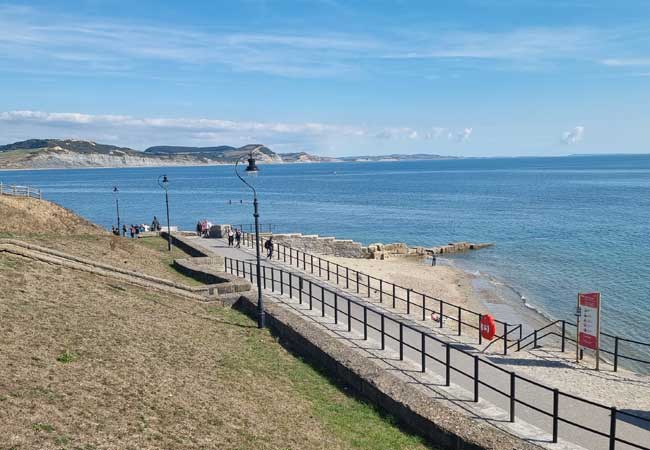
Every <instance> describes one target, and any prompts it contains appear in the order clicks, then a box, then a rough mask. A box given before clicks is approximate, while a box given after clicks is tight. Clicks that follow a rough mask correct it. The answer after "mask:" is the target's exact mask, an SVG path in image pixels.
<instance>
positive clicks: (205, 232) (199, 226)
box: [196, 219, 212, 238]
mask: <svg viewBox="0 0 650 450" xmlns="http://www.w3.org/2000/svg"><path fill="white" fill-rule="evenodd" d="M210 228H212V223H211V222H210V221H208V220H207V219H203V220H199V221H198V222H197V223H196V235H197V236H200V237H204V238H207V237H209V235H210Z"/></svg>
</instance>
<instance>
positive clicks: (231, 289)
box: [174, 257, 251, 298]
mask: <svg viewBox="0 0 650 450" xmlns="http://www.w3.org/2000/svg"><path fill="white" fill-rule="evenodd" d="M221 267H223V258H214V257H195V258H183V259H175V260H174V268H175V269H176V270H178V271H179V272H180V273H182V274H184V275H186V276H188V277H190V278H193V279H195V280H197V281H200V282H202V283H206V284H207V285H208V286H206V288H207V289H213V290H216V292H217V293H218V294H219V297H220V298H221V297H222V296H223V295H224V294H233V293H238V292H245V291H249V290H250V289H251V284H250V283H249V282H248V281H247V280H244V279H243V278H240V277H238V276H236V275H231V274H229V273H225V272H222V271H221Z"/></svg>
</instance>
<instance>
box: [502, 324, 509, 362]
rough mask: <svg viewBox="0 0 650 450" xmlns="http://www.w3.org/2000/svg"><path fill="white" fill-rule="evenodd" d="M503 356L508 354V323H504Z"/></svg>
mask: <svg viewBox="0 0 650 450" xmlns="http://www.w3.org/2000/svg"><path fill="white" fill-rule="evenodd" d="M503 354H504V355H507V354H508V323H507V322H504V323H503Z"/></svg>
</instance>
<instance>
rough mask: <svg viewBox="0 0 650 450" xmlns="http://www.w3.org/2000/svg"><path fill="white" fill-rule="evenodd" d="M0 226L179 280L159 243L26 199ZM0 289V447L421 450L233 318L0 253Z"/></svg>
mask: <svg viewBox="0 0 650 450" xmlns="http://www.w3.org/2000/svg"><path fill="white" fill-rule="evenodd" d="M0 217H2V219H3V220H2V221H0V237H16V238H20V239H25V240H28V241H31V242H34V243H37V244H40V245H43V246H46V247H50V248H56V249H59V250H61V251H65V252H67V253H72V254H75V255H79V256H84V257H88V258H91V259H95V260H101V261H103V262H106V263H109V264H113V265H122V266H123V267H124V266H126V267H132V268H134V269H137V270H141V271H144V272H147V273H150V274H152V275H158V276H162V277H165V278H174V279H178V280H179V281H185V282H188V280H184V277H182V276H181V275H179V274H176V273H175V271H173V269H172V268H171V267H170V265H169V263H170V261H171V258H170V255H169V253H168V252H167V250H166V243H165V241H164V240H162V239H156V238H152V239H139V240H130V239H124V238H115V237H113V236H111V235H109V234H108V233H106V232H105V231H102V230H101V229H99V228H97V227H96V226H94V225H92V224H90V223H88V222H86V221H84V220H83V219H81V218H79V217H77V216H74V215H73V214H72V213H71V212H70V211H67V210H65V209H63V208H60V207H58V206H57V205H53V204H51V203H48V202H38V201H36V200H28V199H12V198H9V197H3V196H0ZM26 224H27V225H26ZM175 252H178V253H174V255H172V256H184V255H182V253H181V252H180V251H178V250H175ZM175 277H179V278H175ZM0 286H1V289H0V330H1V331H2V332H0V349H2V351H1V352H0V449H2V450H4V449H11V448H15V449H32V448H44V449H49V448H52V449H104V448H105V449H113V448H120V449H140V448H164V449H175V448H183V449H185V448H192V449H200V448H206V449H208V448H210V449H212V448H219V449H222V448H223V449H305V450H310V449H347V448H350V449H386V450H388V449H424V448H426V447H425V446H424V445H423V444H422V443H421V441H420V440H419V439H418V438H416V437H413V436H410V435H407V434H405V433H403V432H402V431H400V430H399V429H398V428H396V427H395V426H394V425H393V424H392V423H391V421H390V420H389V419H386V418H382V417H381V416H380V415H379V414H378V413H377V412H376V411H375V410H374V409H373V408H371V407H370V406H368V405H366V404H364V403H362V402H360V401H358V400H355V399H354V398H351V397H349V396H347V395H346V394H345V392H344V391H342V390H340V389H339V388H337V387H336V386H334V385H332V384H331V383H330V382H329V381H328V380H327V379H326V378H324V377H323V376H322V375H320V374H319V373H318V372H317V371H315V370H314V369H313V368H311V367H310V366H309V365H307V364H305V363H303V362H301V361H300V360H298V359H296V358H294V357H293V356H291V355H290V354H288V353H287V352H286V351H285V350H284V349H283V348H282V347H281V346H279V345H278V344H277V343H276V342H275V340H274V339H273V338H272V337H271V336H270V335H269V334H268V333H266V332H260V331H259V330H257V328H256V327H255V324H254V323H252V322H251V321H250V320H249V319H248V318H247V317H245V316H243V315H241V314H239V313H237V312H236V311H232V310H228V309H222V308H216V307H209V306H207V305H204V304H198V303H194V302H190V301H188V300H187V299H180V298H175V297H173V296H170V295H168V294H159V293H153V292H146V291H145V290H143V289H140V288H136V287H133V286H129V285H125V284H123V283H121V282H116V281H115V280H110V279H105V278H102V277H98V276H95V275H92V274H87V273H83V272H76V271H71V270H66V269H62V268H60V267H56V266H53V265H49V264H44V263H37V262H33V261H31V260H27V259H23V258H20V257H9V256H7V255H3V254H0Z"/></svg>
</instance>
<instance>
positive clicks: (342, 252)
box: [261, 233, 368, 258]
mask: <svg viewBox="0 0 650 450" xmlns="http://www.w3.org/2000/svg"><path fill="white" fill-rule="evenodd" d="M268 236H269V234H268V233H263V234H262V235H261V238H262V239H264V240H265V239H266V238H267V237H268ZM273 241H274V242H276V243H279V244H282V245H286V246H288V247H292V248H295V249H299V250H302V251H304V252H307V253H319V254H321V255H333V256H342V257H345V258H367V257H368V256H367V248H365V247H363V246H362V245H361V243H360V242H355V241H353V240H351V239H336V238H334V237H321V236H318V235H317V234H300V233H294V234H273Z"/></svg>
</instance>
